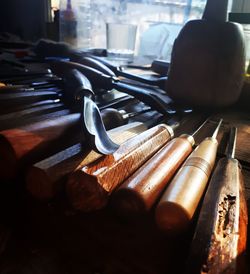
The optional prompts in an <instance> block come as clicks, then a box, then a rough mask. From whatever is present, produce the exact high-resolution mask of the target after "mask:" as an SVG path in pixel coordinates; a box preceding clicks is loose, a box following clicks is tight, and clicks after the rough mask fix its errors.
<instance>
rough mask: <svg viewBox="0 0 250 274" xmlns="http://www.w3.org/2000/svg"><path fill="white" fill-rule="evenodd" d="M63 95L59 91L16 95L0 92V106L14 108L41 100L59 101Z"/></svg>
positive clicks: (29, 92)
mask: <svg viewBox="0 0 250 274" xmlns="http://www.w3.org/2000/svg"><path fill="white" fill-rule="evenodd" d="M60 97H61V94H60V93H59V92H57V91H24V92H15V93H11V92H10V93H8V94H6V93H1V92H0V106H1V107H5V108H12V107H14V106H17V105H20V104H31V103H34V102H38V101H41V100H47V99H54V100H55V99H59V98H60Z"/></svg>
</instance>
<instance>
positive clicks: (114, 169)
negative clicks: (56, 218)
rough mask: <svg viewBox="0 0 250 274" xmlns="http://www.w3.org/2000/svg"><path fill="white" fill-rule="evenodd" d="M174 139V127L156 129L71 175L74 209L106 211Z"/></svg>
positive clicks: (67, 186) (70, 191)
mask: <svg viewBox="0 0 250 274" xmlns="http://www.w3.org/2000/svg"><path fill="white" fill-rule="evenodd" d="M172 136H173V130H172V128H171V127H169V126H167V125H164V124H161V125H158V126H155V127H153V128H150V129H148V130H146V131H144V132H142V133H141V134H139V135H138V136H135V137H134V138H131V139H130V140H128V141H127V142H125V143H123V144H122V145H120V147H119V149H118V150H117V151H115V152H114V153H113V154H111V155H107V156H104V157H103V158H101V159H100V160H99V161H97V162H96V163H93V164H90V165H87V166H85V167H84V168H82V169H79V170H77V171H75V172H74V173H72V174H71V175H70V176H69V179H68V181H67V185H66V190H67V194H68V197H69V200H70V202H71V204H72V206H73V207H74V208H75V209H78V210H82V211H91V210H96V209H100V208H102V207H104V206H105V205H106V203H107V201H108V198H109V195H110V194H111V192H112V191H113V190H114V189H115V188H116V187H118V186H119V184H121V182H122V181H123V180H125V179H126V178H127V177H129V176H130V175H131V174H133V172H134V171H135V170H136V169H138V168H139V167H140V166H141V165H142V164H144V163H145V162H146V161H147V160H148V159H149V158H150V157H151V156H152V155H154V153H156V152H157V151H158V150H159V149H160V148H161V147H162V146H163V145H164V144H165V143H167V142H168V141H169V140H170V139H171V138H172Z"/></svg>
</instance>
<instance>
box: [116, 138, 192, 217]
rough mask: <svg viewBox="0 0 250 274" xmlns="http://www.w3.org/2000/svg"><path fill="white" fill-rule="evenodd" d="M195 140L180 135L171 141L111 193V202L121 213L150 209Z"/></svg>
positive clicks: (138, 212)
mask: <svg viewBox="0 0 250 274" xmlns="http://www.w3.org/2000/svg"><path fill="white" fill-rule="evenodd" d="M193 144H194V140H193V138H192V137H191V136H189V135H181V136H180V137H177V138H174V139H172V140H171V141H169V142H168V143H167V144H166V145H165V146H164V147H163V148H162V149H161V150H160V151H158V152H157V153H156V154H155V155H154V156H152V157H151V158H150V159H149V160H148V161H147V162H146V163H145V164H144V165H142V166H141V167H140V168H139V169H138V170H137V171H136V172H135V173H134V174H133V175H131V176H130V177H129V178H128V179H127V180H126V181H125V182H124V183H123V184H122V185H121V186H120V187H119V188H118V189H117V191H115V193H114V194H113V195H112V200H111V201H112V204H113V206H114V207H115V209H116V211H118V212H119V214H122V215H124V216H127V217H129V216H131V217H132V216H134V215H136V214H142V213H145V212H146V211H148V210H150V209H151V208H152V206H153V205H154V203H155V202H156V200H157V199H158V198H159V196H160V194H161V193H162V191H163V190H164V188H165V187H166V185H167V184H168V183H169V181H170V179H171V178H172V177H173V175H174V173H175V172H176V171H177V169H178V168H179V167H180V166H181V164H182V163H183V162H184V160H185V159H186V158H187V156H188V155H189V154H190V153H191V152H192V145H193Z"/></svg>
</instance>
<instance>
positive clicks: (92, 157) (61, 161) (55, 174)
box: [26, 122, 146, 200]
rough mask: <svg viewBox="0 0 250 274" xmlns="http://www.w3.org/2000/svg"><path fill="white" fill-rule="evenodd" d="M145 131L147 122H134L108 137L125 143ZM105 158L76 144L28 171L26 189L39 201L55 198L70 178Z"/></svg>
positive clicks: (113, 130) (114, 131) (113, 131)
mask: <svg viewBox="0 0 250 274" xmlns="http://www.w3.org/2000/svg"><path fill="white" fill-rule="evenodd" d="M145 130H146V126H145V125H144V124H143V123H140V122H134V123H130V124H128V125H125V126H121V127H117V128H115V129H112V130H109V131H108V135H109V136H110V138H111V139H112V140H113V141H114V142H116V143H118V144H122V143H123V142H125V141H126V140H128V139H130V138H132V137H134V136H136V135H137V134H139V133H141V132H143V131H145ZM102 156H103V155H101V154H98V153H97V152H95V151H93V150H90V149H89V148H86V147H84V145H83V144H81V143H77V144H74V145H73V146H70V147H67V148H65V149H64V150H62V151H60V152H58V153H56V154H54V155H52V156H51V157H49V158H46V159H44V160H42V161H40V162H38V163H36V164H35V165H33V166H31V167H30V168H28V170H27V174H26V188H27V190H28V191H29V193H31V195H32V196H33V197H35V198H37V199H39V200H48V199H51V198H53V197H55V195H57V194H58V193H60V192H61V190H62V189H63V185H64V180H65V179H66V178H65V177H66V175H68V174H70V173H71V172H73V171H74V170H77V169H80V168H83V167H84V166H86V165H88V164H90V163H92V162H94V161H96V160H98V159H100V158H101V157H102Z"/></svg>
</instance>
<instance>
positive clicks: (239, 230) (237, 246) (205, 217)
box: [187, 158, 248, 274]
mask: <svg viewBox="0 0 250 274" xmlns="http://www.w3.org/2000/svg"><path fill="white" fill-rule="evenodd" d="M243 189H244V185H243V177H242V174H241V170H240V168H239V163H238V161H237V160H236V159H227V158H223V159H221V160H220V161H219V162H218V164H217V167H216V169H215V171H214V174H213V176H212V178H211V181H210V184H209V187H208V190H207V193H206V195H205V198H204V201H203V205H202V208H201V211H200V215H199V219H198V223H197V226H196V231H195V235H194V238H193V241H192V244H191V250H190V256H189V259H188V267H187V269H188V271H187V272H188V273H190V274H191V273H192V274H196V273H203V272H204V273H208V274H212V273H218V274H219V273H235V274H237V273H238V274H243V273H246V269H245V253H246V240H247V222H248V215H247V206H246V201H245V197H244V191H243Z"/></svg>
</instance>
